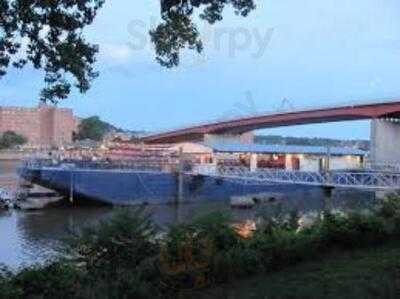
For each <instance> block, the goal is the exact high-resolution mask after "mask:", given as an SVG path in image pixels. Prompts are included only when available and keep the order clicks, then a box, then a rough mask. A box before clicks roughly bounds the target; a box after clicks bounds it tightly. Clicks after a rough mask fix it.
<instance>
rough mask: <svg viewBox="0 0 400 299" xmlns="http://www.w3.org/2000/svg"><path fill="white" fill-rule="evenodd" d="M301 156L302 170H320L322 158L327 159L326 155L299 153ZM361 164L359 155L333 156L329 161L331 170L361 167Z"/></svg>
mask: <svg viewBox="0 0 400 299" xmlns="http://www.w3.org/2000/svg"><path fill="white" fill-rule="evenodd" d="M299 158H300V170H302V171H320V159H326V156H313V155H299ZM361 166H362V165H361V159H360V157H359V156H331V158H330V161H329V169H330V170H341V169H359V168H361Z"/></svg>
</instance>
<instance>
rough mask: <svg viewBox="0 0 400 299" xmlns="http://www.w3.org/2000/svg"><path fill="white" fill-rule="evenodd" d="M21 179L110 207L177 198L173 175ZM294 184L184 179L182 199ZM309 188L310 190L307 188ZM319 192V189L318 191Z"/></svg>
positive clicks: (75, 173)
mask: <svg viewBox="0 0 400 299" xmlns="http://www.w3.org/2000/svg"><path fill="white" fill-rule="evenodd" d="M20 174H21V176H22V177H24V178H25V179H27V180H30V181H32V182H33V183H36V184H38V185H41V186H44V187H47V188H51V189H54V190H56V191H58V192H60V193H63V194H65V195H67V196H69V195H70V194H71V193H72V194H73V196H74V198H81V197H82V198H83V197H84V198H90V199H93V200H96V201H100V202H103V203H108V204H113V205H138V204H163V203H173V202H176V201H177V198H178V179H177V175H176V174H174V173H166V172H156V171H137V170H114V169H63V168H51V167H48V168H40V169H29V168H25V169H22V171H21V172H20ZM298 189H303V190H304V187H301V186H296V185H243V184H241V183H240V182H234V181H229V180H222V179H218V178H213V177H207V176H192V175H185V176H184V184H183V198H184V200H185V201H188V202H195V201H196V202H197V201H200V200H204V201H208V200H211V201H215V200H229V198H230V197H231V196H232V195H244V194H249V193H257V192H264V191H285V192H291V191H295V190H298ZM308 189H310V188H309V187H308ZM321 192H322V190H321Z"/></svg>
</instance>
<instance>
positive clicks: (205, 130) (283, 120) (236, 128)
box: [141, 100, 400, 143]
mask: <svg viewBox="0 0 400 299" xmlns="http://www.w3.org/2000/svg"><path fill="white" fill-rule="evenodd" d="M399 117H400V100H393V101H388V102H386V101H384V102H382V101H373V102H369V103H361V104H360V103H358V104H346V105H343V106H332V107H320V108H312V109H299V110H292V111H281V112H273V113H271V112H270V113H259V114H255V115H249V116H246V117H239V118H234V119H227V120H218V121H210V122H208V123H204V124H198V125H193V126H188V127H186V128H180V129H175V130H170V131H166V132H161V133H155V134H151V135H148V136H144V137H142V138H141V140H142V141H143V142H144V143H178V142H187V141H204V136H206V135H207V134H211V135H212V134H216V135H223V134H233V135H235V134H243V133H246V132H250V131H253V130H257V129H264V128H276V127H282V126H293V125H303V124H315V123H326V122H337V121H348V120H362V119H380V118H382V119H398V118H399Z"/></svg>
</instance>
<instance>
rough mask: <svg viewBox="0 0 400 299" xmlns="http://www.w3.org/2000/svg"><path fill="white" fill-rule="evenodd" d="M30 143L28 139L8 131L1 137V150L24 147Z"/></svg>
mask: <svg viewBox="0 0 400 299" xmlns="http://www.w3.org/2000/svg"><path fill="white" fill-rule="evenodd" d="M27 142H28V139H26V137H24V136H22V135H20V134H17V133H15V132H14V131H6V132H4V133H3V135H1V137H0V149H8V148H13V147H15V146H17V145H23V144H25V143H27Z"/></svg>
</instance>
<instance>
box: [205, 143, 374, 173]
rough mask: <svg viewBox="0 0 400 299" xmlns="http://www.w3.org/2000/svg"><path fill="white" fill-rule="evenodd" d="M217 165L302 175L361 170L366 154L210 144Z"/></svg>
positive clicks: (322, 148) (317, 148)
mask: <svg viewBox="0 0 400 299" xmlns="http://www.w3.org/2000/svg"><path fill="white" fill-rule="evenodd" d="M206 146H207V147H209V148H210V149H212V151H213V153H214V159H215V160H216V161H217V163H218V162H219V163H224V164H229V163H233V164H235V163H236V164H238V165H243V166H248V167H250V168H253V169H254V168H278V169H287V170H301V171H324V170H328V169H329V170H339V169H360V168H362V167H363V166H364V160H365V156H366V155H367V152H366V151H363V150H360V149H356V148H351V147H325V146H302V145H264V144H206Z"/></svg>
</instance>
